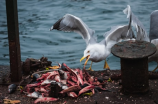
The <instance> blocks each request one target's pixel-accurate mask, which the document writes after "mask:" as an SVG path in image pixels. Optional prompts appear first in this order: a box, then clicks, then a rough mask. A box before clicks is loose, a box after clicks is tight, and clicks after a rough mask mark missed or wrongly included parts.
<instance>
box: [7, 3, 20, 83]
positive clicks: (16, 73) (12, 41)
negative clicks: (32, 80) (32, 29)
mask: <svg viewBox="0 0 158 104" xmlns="http://www.w3.org/2000/svg"><path fill="white" fill-rule="evenodd" d="M6 10H7V26H8V40H9V55H10V70H11V71H10V72H11V81H12V82H17V81H20V80H21V77H22V75H21V54H20V44H19V27H18V13H17V0H6Z"/></svg>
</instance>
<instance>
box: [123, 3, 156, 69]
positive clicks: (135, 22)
mask: <svg viewBox="0 0 158 104" xmlns="http://www.w3.org/2000/svg"><path fill="white" fill-rule="evenodd" d="M123 12H124V13H125V14H127V18H129V19H130V20H131V23H132V26H134V27H135V29H136V33H137V35H136V40H142V41H148V42H151V43H153V44H154V45H155V46H156V49H157V50H158V10H154V11H153V12H152V13H151V15H150V33H149V36H148V35H147V33H146V30H145V28H144V26H143V24H142V23H141V22H140V20H139V19H138V18H137V17H136V16H135V15H134V14H133V12H132V11H131V7H130V6H129V5H127V8H126V9H124V10H123ZM148 61H149V62H151V61H155V62H157V63H158V51H156V53H155V54H153V55H152V56H150V57H149V58H148ZM157 68H158V65H157V67H156V68H155V69H154V70H153V71H155V70H156V69H157Z"/></svg>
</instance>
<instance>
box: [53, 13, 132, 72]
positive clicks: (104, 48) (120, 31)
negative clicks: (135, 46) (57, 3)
mask: <svg viewBox="0 0 158 104" xmlns="http://www.w3.org/2000/svg"><path fill="white" fill-rule="evenodd" d="M53 29H57V30H61V31H65V32H76V33H78V34H80V35H81V36H82V38H83V39H84V40H85V42H86V44H87V47H86V49H85V50H84V55H83V57H82V58H81V59H80V62H81V61H82V60H83V59H85V58H86V61H85V63H84V67H85V65H86V64H87V62H88V60H91V61H92V62H100V61H102V60H105V64H104V68H105V69H110V68H109V66H108V64H107V62H106V58H107V57H108V55H109V54H110V53H111V47H112V46H113V45H114V44H116V43H117V42H118V41H119V40H122V39H129V38H132V37H133V31H132V29H131V26H130V23H129V24H127V25H123V26H116V27H113V28H112V29H111V30H110V31H109V32H107V33H105V35H104V36H105V38H104V39H103V40H102V41H101V42H99V43H97V38H96V37H95V36H94V33H95V32H94V30H92V29H90V28H89V27H88V26H87V25H86V24H85V23H84V22H83V21H82V20H81V19H80V18H79V17H76V16H74V15H71V14H66V15H65V16H64V17H63V18H61V19H59V20H58V21H57V22H56V23H55V24H54V25H53V26H52V27H51V29H50V30H53ZM127 33H128V34H127ZM92 62H91V65H90V68H89V70H91V71H92V68H91V66H92Z"/></svg>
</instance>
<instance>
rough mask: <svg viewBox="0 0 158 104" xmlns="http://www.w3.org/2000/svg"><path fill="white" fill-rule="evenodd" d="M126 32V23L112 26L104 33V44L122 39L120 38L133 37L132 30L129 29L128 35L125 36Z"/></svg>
mask: <svg viewBox="0 0 158 104" xmlns="http://www.w3.org/2000/svg"><path fill="white" fill-rule="evenodd" d="M127 32H128V25H124V26H116V27H112V28H111V30H110V31H108V32H106V33H105V42H106V44H107V43H108V42H109V41H114V42H118V41H119V40H122V39H130V38H133V36H134V33H133V31H132V30H131V29H129V35H128V36H127Z"/></svg>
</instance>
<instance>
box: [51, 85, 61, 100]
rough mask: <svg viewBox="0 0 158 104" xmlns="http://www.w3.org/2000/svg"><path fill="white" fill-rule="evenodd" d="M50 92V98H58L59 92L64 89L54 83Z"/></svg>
mask: <svg viewBox="0 0 158 104" xmlns="http://www.w3.org/2000/svg"><path fill="white" fill-rule="evenodd" d="M50 89H51V90H50V92H49V96H50V97H55V98H58V97H59V92H60V91H61V90H62V88H61V87H60V86H59V85H58V83H57V82H52V83H51V85H50Z"/></svg>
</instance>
